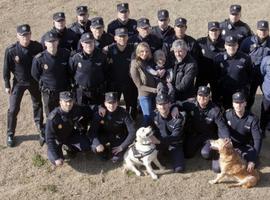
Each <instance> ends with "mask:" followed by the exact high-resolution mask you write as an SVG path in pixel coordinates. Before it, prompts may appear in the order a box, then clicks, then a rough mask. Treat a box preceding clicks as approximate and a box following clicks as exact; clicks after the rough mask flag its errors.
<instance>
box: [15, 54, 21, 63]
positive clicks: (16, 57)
mask: <svg viewBox="0 0 270 200" xmlns="http://www.w3.org/2000/svg"><path fill="white" fill-rule="evenodd" d="M15 62H16V63H17V64H19V63H20V57H19V56H15Z"/></svg>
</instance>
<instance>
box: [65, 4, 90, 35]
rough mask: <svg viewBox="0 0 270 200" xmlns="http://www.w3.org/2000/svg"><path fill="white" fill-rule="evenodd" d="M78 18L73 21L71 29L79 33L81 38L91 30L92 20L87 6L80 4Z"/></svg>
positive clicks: (77, 12)
mask: <svg viewBox="0 0 270 200" xmlns="http://www.w3.org/2000/svg"><path fill="white" fill-rule="evenodd" d="M76 14H77V16H76V18H77V21H76V22H74V23H72V24H71V26H70V29H71V30H72V31H73V32H74V33H76V34H77V37H78V38H81V35H82V34H84V33H86V32H89V31H90V25H91V21H90V20H89V19H88V18H89V13H88V8H87V6H78V7H77V8H76Z"/></svg>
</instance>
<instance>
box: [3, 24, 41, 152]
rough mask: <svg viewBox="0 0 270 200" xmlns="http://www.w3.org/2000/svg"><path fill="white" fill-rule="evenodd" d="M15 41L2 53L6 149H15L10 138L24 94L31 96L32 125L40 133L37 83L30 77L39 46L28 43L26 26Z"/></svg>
mask: <svg viewBox="0 0 270 200" xmlns="http://www.w3.org/2000/svg"><path fill="white" fill-rule="evenodd" d="M17 39H18V41H17V42H16V43H14V44H12V45H11V46H9V47H8V48H7V49H6V52H5V57H4V66H3V77H4V81H5V91H6V93H7V94H8V95H9V109H8V117H7V119H8V120H7V145H8V146H10V147H13V146H14V145H15V141H14V134H15V129H16V125H17V115H18V113H19V110H20V104H21V100H22V97H23V94H24V91H25V90H28V91H29V92H30V95H31V99H32V104H33V111H34V121H35V124H36V127H37V129H38V131H39V132H40V133H41V132H42V131H43V130H42V129H43V110H42V101H41V94H40V91H39V86H38V82H36V81H35V80H34V79H33V77H32V76H31V66H32V61H33V57H34V56H35V55H37V54H38V53H40V52H41V51H42V50H43V48H42V45H41V44H40V43H38V42H36V41H33V40H31V29H30V26H29V25H28V24H22V25H19V26H18V27H17ZM10 73H12V74H13V75H14V78H13V85H12V88H11V85H10V78H11V77H10Z"/></svg>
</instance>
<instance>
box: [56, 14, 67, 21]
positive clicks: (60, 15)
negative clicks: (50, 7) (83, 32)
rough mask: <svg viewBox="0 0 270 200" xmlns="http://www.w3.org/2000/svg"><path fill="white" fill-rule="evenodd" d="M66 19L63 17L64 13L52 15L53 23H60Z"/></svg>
mask: <svg viewBox="0 0 270 200" xmlns="http://www.w3.org/2000/svg"><path fill="white" fill-rule="evenodd" d="M65 19H66V16H65V13H63V12H57V13H54V14H53V20H54V21H57V22H59V21H61V20H65Z"/></svg>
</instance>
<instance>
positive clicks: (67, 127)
mask: <svg viewBox="0 0 270 200" xmlns="http://www.w3.org/2000/svg"><path fill="white" fill-rule="evenodd" d="M59 100H60V101H59V104H60V106H59V107H57V108H55V109H54V110H53V111H52V112H51V113H50V114H49V116H48V118H47V123H46V129H45V135H46V143H47V145H48V151H47V154H48V159H49V160H50V161H51V163H52V164H53V165H55V166H62V165H63V162H64V155H63V151H62V146H63V145H66V149H67V153H73V152H77V151H87V150H91V144H90V140H89V138H88V137H87V136H86V133H85V132H81V129H80V120H82V119H84V120H85V121H87V122H88V123H89V121H90V119H91V118H92V115H93V111H92V109H91V108H90V107H88V106H78V105H74V101H73V96H72V93H71V92H68V91H63V92H60V95H59Z"/></svg>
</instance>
